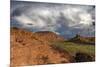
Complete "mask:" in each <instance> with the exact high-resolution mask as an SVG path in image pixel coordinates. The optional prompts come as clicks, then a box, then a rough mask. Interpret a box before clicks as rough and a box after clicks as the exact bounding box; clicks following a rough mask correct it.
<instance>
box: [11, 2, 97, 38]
mask: <svg viewBox="0 0 100 67" xmlns="http://www.w3.org/2000/svg"><path fill="white" fill-rule="evenodd" d="M11 27H18V28H24V29H27V30H29V31H32V32H37V31H52V32H55V33H56V34H58V35H62V36H64V37H66V38H71V37H73V36H75V35H76V34H80V35H81V36H95V6H94V5H79V4H77V5H76V4H58V3H41V2H23V1H12V2H11Z"/></svg>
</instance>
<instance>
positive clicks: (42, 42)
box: [11, 28, 73, 67]
mask: <svg viewBox="0 0 100 67" xmlns="http://www.w3.org/2000/svg"><path fill="white" fill-rule="evenodd" d="M53 39H54V40H55V41H58V40H63V39H62V38H60V36H58V35H56V34H54V33H52V32H36V33H32V32H29V31H25V30H22V29H17V28H12V29H11V66H12V67H14V66H23V65H24V66H25V65H38V64H56V63H69V62H70V63H71V62H73V57H72V56H71V55H70V54H69V53H68V52H66V51H64V50H63V49H59V48H57V47H55V46H53V45H52V44H51V43H50V42H48V41H49V40H50V41H51V40H53Z"/></svg>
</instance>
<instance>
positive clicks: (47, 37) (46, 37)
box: [34, 31, 65, 41]
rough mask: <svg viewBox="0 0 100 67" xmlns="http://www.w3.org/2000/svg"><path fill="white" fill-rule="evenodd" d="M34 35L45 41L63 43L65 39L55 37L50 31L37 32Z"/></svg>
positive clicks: (58, 36)
mask: <svg viewBox="0 0 100 67" xmlns="http://www.w3.org/2000/svg"><path fill="white" fill-rule="evenodd" d="M34 35H36V36H38V37H39V38H40V39H43V40H47V41H64V40H65V39H64V38H63V37H62V36H60V35H57V34H56V33H54V32H51V31H39V32H35V33H34Z"/></svg>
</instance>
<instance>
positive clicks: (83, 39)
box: [69, 34, 95, 44]
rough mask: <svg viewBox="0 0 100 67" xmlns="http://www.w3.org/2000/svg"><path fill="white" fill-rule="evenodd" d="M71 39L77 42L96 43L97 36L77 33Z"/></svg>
mask: <svg viewBox="0 0 100 67" xmlns="http://www.w3.org/2000/svg"><path fill="white" fill-rule="evenodd" d="M69 41H72V42H76V43H85V44H95V37H84V36H80V35H78V34H77V35H76V36H75V37H73V38H71V39H70V40H69Z"/></svg>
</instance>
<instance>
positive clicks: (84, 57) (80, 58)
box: [75, 52, 93, 62]
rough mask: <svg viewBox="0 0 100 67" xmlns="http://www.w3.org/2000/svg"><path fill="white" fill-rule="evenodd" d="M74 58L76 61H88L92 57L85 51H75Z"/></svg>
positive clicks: (91, 59)
mask: <svg viewBox="0 0 100 67" xmlns="http://www.w3.org/2000/svg"><path fill="white" fill-rule="evenodd" d="M75 60H76V62H90V61H93V57H92V56H90V55H89V54H87V53H80V52H78V53H76V56H75Z"/></svg>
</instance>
